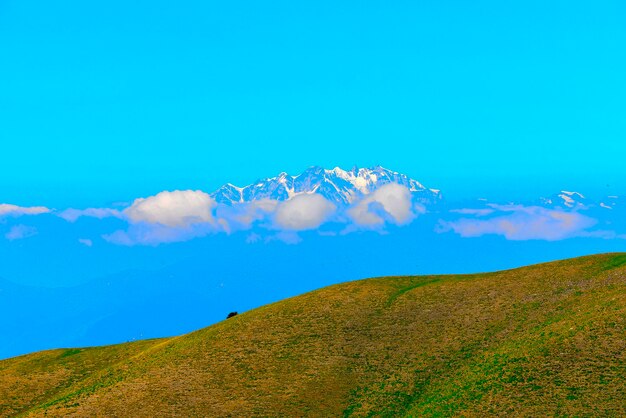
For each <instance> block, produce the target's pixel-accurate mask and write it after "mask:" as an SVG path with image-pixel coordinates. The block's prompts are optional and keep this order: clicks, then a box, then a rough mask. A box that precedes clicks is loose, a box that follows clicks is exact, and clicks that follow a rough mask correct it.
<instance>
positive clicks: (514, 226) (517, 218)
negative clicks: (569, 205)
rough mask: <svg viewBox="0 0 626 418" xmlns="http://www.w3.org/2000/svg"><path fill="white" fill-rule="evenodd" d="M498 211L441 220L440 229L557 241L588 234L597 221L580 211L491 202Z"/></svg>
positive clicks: (460, 233)
mask: <svg viewBox="0 0 626 418" xmlns="http://www.w3.org/2000/svg"><path fill="white" fill-rule="evenodd" d="M490 206H491V207H492V208H494V210H496V211H497V212H496V213H499V215H497V216H495V217H492V218H489V219H468V218H462V219H459V220H456V221H452V222H445V221H441V222H440V225H441V229H440V230H439V232H444V231H447V230H452V231H454V232H456V233H457V234H459V235H461V236H462V237H479V236H483V235H488V234H493V235H502V236H504V237H505V238H506V239H508V240H513V241H524V240H545V241H558V240H562V239H566V238H572V237H577V236H589V232H588V231H586V230H587V229H588V228H591V227H593V226H594V225H595V224H596V223H597V221H596V220H595V219H593V218H590V217H588V216H585V215H583V214H581V213H578V212H565V211H562V210H553V209H546V208H543V207H540V206H522V205H490Z"/></svg>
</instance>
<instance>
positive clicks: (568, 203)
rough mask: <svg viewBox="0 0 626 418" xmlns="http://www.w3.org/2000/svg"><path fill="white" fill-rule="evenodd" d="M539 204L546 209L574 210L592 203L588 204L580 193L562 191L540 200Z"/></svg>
mask: <svg viewBox="0 0 626 418" xmlns="http://www.w3.org/2000/svg"><path fill="white" fill-rule="evenodd" d="M541 203H542V204H543V205H544V206H548V207H562V208H566V209H574V208H579V207H585V206H588V205H590V204H592V203H593V202H590V201H589V200H588V199H587V198H586V197H585V196H584V195H583V194H582V193H579V192H569V191H566V190H562V191H560V192H559V193H557V194H555V195H553V196H551V197H543V198H541Z"/></svg>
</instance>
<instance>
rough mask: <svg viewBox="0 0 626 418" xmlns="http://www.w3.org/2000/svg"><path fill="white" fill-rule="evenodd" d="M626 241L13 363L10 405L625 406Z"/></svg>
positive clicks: (142, 412)
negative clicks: (609, 250)
mask: <svg viewBox="0 0 626 418" xmlns="http://www.w3.org/2000/svg"><path fill="white" fill-rule="evenodd" d="M625 336H626V255H619V254H609V255H600V256H592V257H584V258H579V259H574V260H566V261H559V262H554V263H548V264H542V265H536V266H530V267H525V268H521V269H516V270H510V271H504V272H498V273H490V274H479V275H464V276H424V277H388V278H380V279H369V280H363V281H357V282H351V283H345V284H341V285H335V286H331V287H328V288H324V289H321V290H318V291H315V292H311V293H308V294H304V295H302V296H299V297H295V298H291V299H287V300H284V301H281V302H278V303H275V304H272V305H268V306H265V307H262V308H259V309H256V310H253V311H250V312H247V313H245V314H242V315H239V316H237V317H234V318H231V319H229V320H226V321H223V322H221V323H218V324H216V325H214V326H211V327H208V328H205V329H202V330H199V331H197V332H194V333H191V334H187V335H183V336H180V337H174V338H167V339H159V340H149V341H140V342H135V343H128V344H122V345H117V346H109V347H98V348H86V349H74V350H52V351H46V352H40V353H35V354H31V355H27V356H22V357H17V358H13V359H9V360H5V361H2V362H0V416H7V415H8V416H10V415H21V416H43V415H46V416H61V415H62V416H67V415H72V414H75V415H81V416H83V415H99V416H172V415H178V416H199V415H200V416H255V415H256V416H303V415H308V416H341V415H344V416H366V415H373V414H376V415H410V416H450V415H465V416H485V415H503V414H512V415H527V416H545V415H551V416H552V415H579V416H580V415H608V416H625V415H626V402H625V401H624V393H626V377H625V376H626V338H625Z"/></svg>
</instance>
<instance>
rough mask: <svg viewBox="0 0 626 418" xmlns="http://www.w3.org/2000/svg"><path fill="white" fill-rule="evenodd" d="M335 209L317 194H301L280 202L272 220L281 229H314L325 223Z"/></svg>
mask: <svg viewBox="0 0 626 418" xmlns="http://www.w3.org/2000/svg"><path fill="white" fill-rule="evenodd" d="M336 210H337V207H336V206H335V205H334V204H333V203H331V202H330V201H328V200H327V199H326V198H324V197H323V196H322V195H319V194H301V195H297V196H294V197H293V198H291V199H289V200H286V201H284V202H281V203H280V204H279V205H278V207H277V208H276V215H275V217H274V220H275V222H276V225H277V226H279V227H280V228H282V229H287V230H293V231H302V230H305V229H314V228H317V227H318V226H320V225H321V224H322V223H324V222H325V221H327V220H328V219H329V218H330V216H331V215H332V214H333V213H335V211H336Z"/></svg>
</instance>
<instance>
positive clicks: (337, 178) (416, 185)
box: [211, 166, 441, 205]
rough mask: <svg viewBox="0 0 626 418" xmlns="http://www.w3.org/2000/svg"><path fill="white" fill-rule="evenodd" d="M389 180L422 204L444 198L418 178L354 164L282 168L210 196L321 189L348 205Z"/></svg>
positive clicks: (244, 197) (229, 198) (241, 197)
mask: <svg viewBox="0 0 626 418" xmlns="http://www.w3.org/2000/svg"><path fill="white" fill-rule="evenodd" d="M389 183H397V184H401V185H403V186H406V187H407V188H408V189H409V190H410V191H411V193H412V194H413V195H414V196H415V198H416V200H417V201H419V202H420V203H423V204H434V203H436V202H439V201H440V200H441V192H440V191H439V190H436V189H428V188H426V187H424V186H423V185H422V184H421V183H420V182H418V181H417V180H413V179H411V178H409V177H408V176H406V175H404V174H400V173H397V172H395V171H391V170H388V169H386V168H383V167H381V166H376V167H372V168H356V167H355V168H353V169H352V170H349V171H346V170H343V169H341V168H339V167H335V168H334V169H332V170H327V169H324V168H321V167H310V168H308V169H307V170H305V171H304V172H303V173H302V174H299V175H297V176H291V175H289V174H287V173H284V172H283V173H280V174H279V175H278V176H276V177H272V178H267V179H263V180H259V181H257V182H256V183H253V184H251V185H248V186H245V187H237V186H234V185H232V184H226V185H224V186H222V187H220V188H219V189H217V190H216V191H215V192H213V193H211V197H213V198H214V199H215V200H216V201H217V202H218V203H223V204H227V205H232V204H234V203H240V202H250V201H255V200H260V199H273V200H287V199H289V198H291V197H293V196H296V195H298V194H304V193H309V194H310V193H318V194H320V195H322V196H324V197H325V198H326V199H328V200H330V201H331V202H333V203H336V204H341V205H349V204H351V203H353V202H355V201H356V200H357V199H358V198H360V197H362V196H364V195H367V194H369V193H371V192H373V191H374V190H376V189H377V188H379V187H380V186H382V185H384V184H389Z"/></svg>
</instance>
